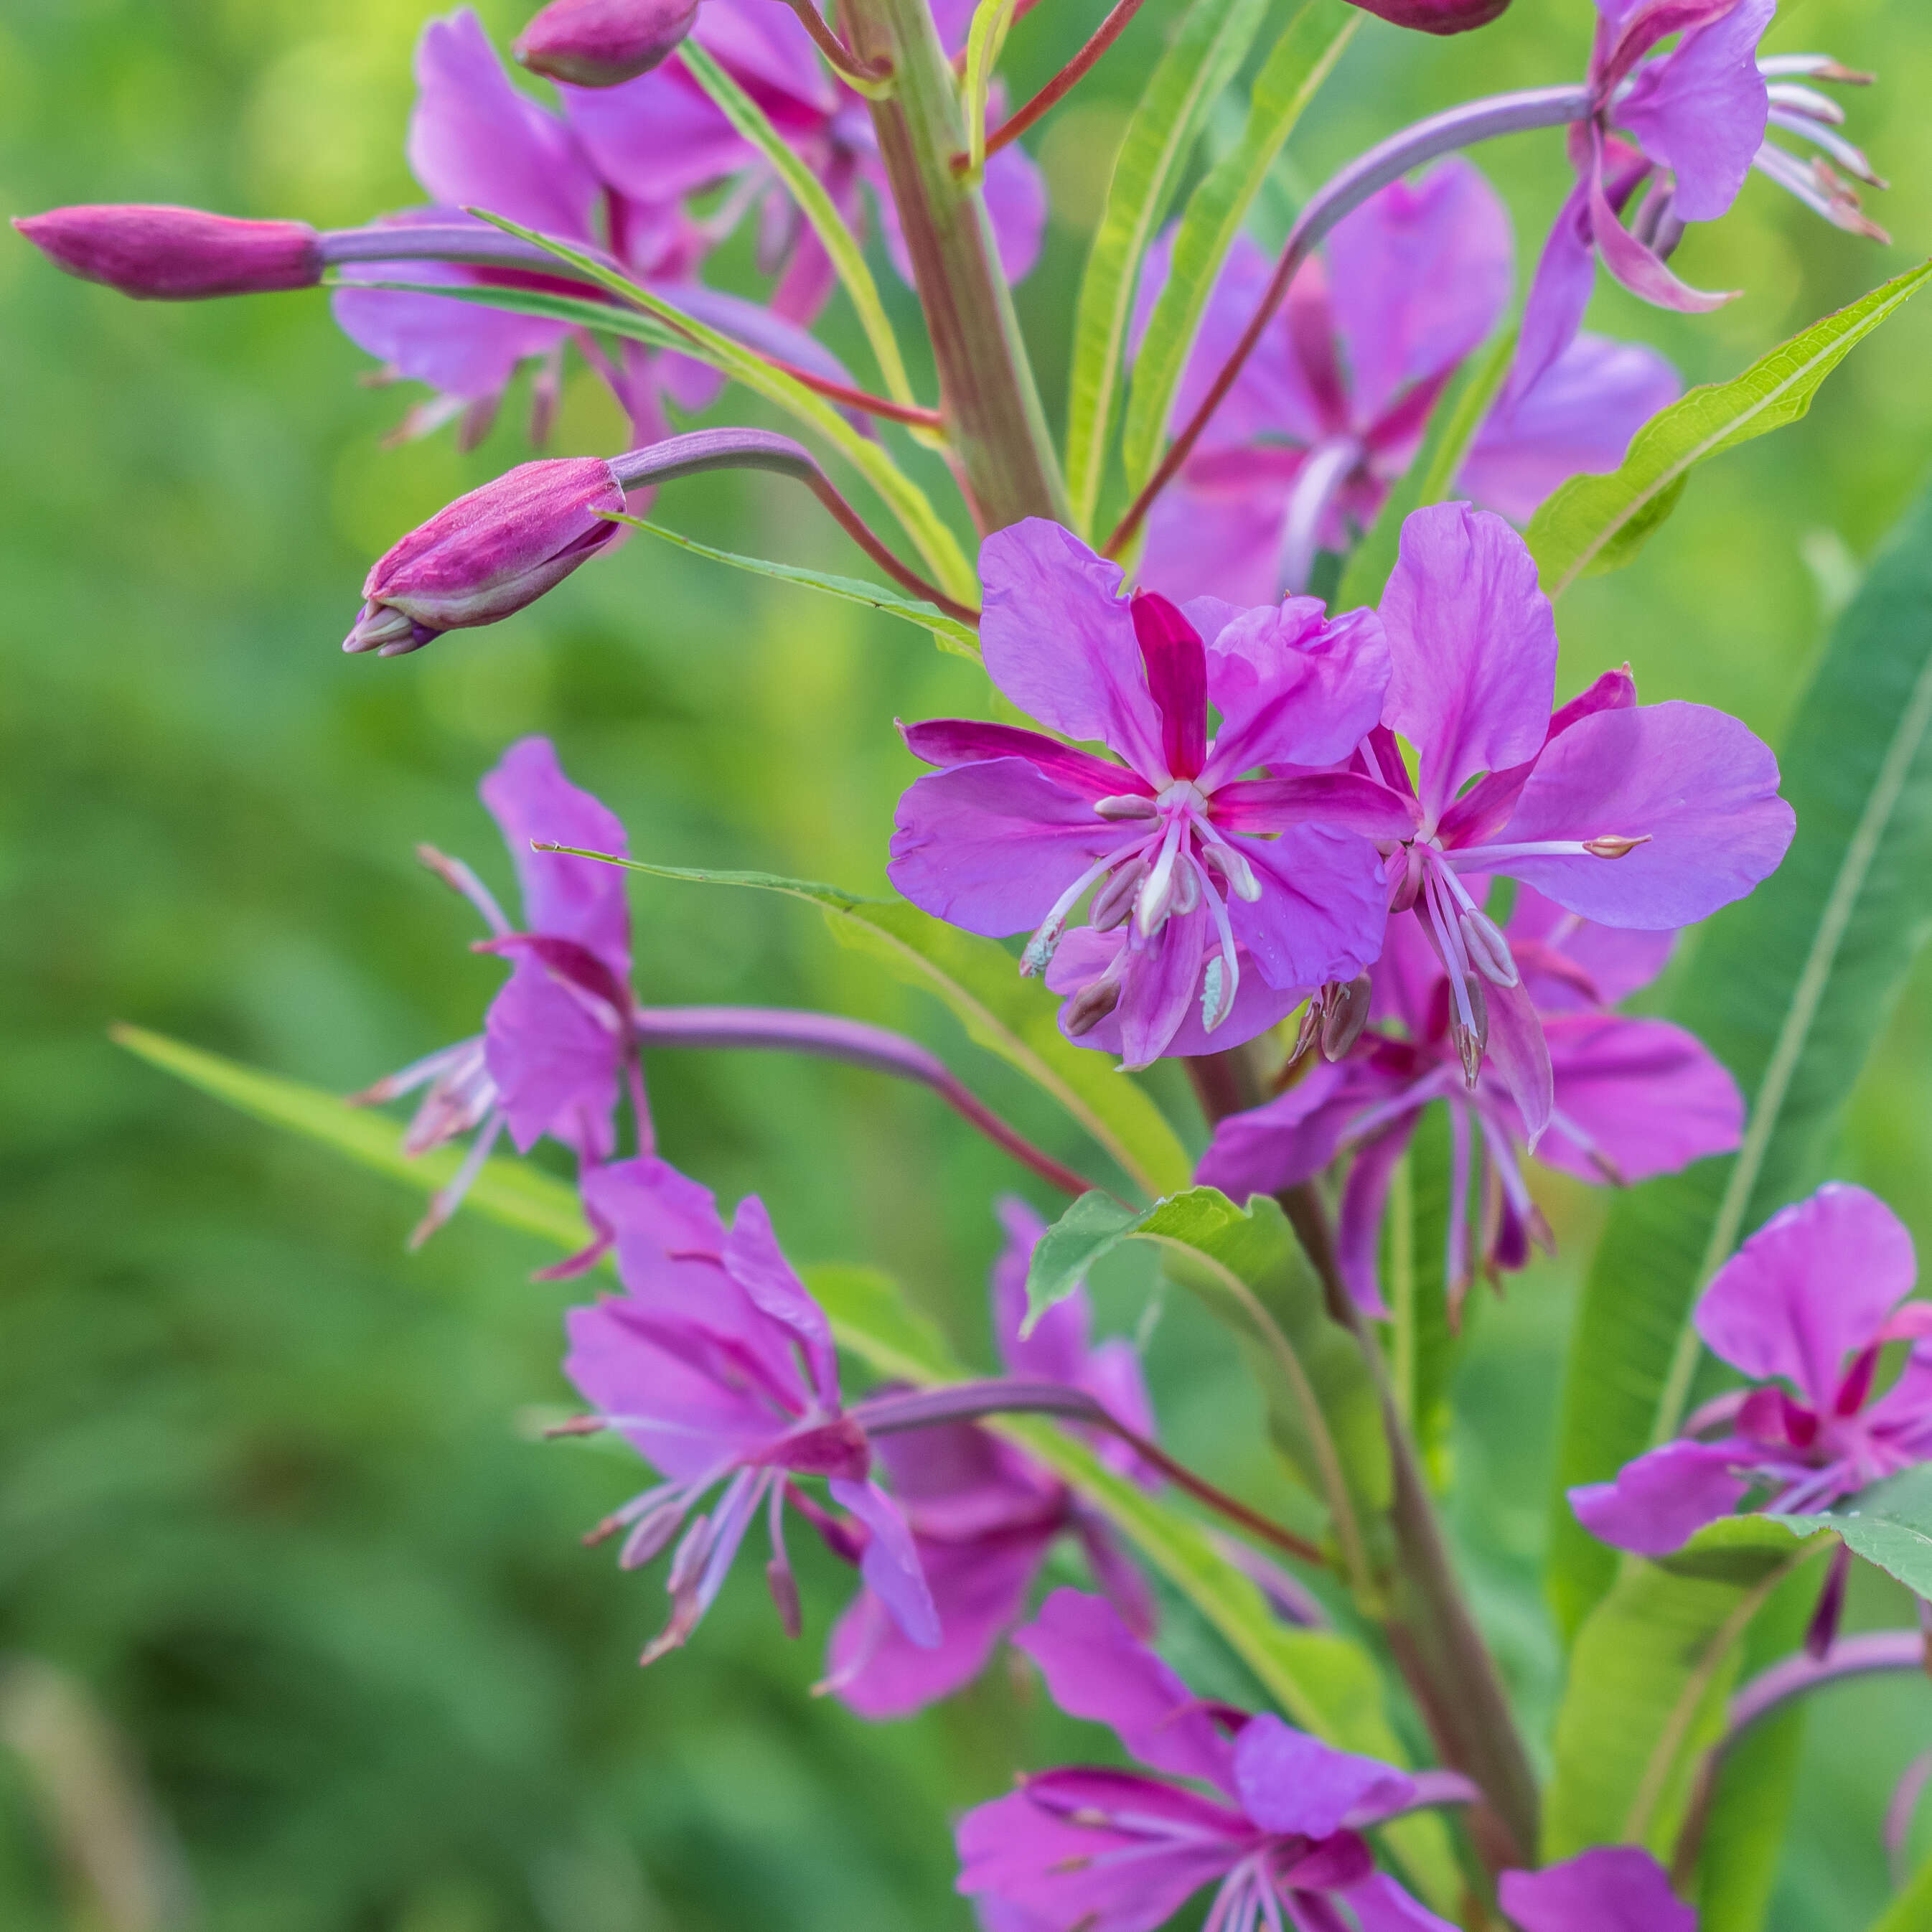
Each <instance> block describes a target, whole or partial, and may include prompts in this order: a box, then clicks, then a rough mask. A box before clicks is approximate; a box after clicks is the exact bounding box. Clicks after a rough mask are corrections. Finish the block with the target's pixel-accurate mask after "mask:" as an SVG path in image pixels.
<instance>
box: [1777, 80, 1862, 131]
mask: <svg viewBox="0 0 1932 1932" xmlns="http://www.w3.org/2000/svg"><path fill="white" fill-rule="evenodd" d="M1765 92H1766V94H1768V95H1769V96H1770V97H1771V104H1772V106H1773V107H1784V108H1787V109H1789V110H1790V111H1791V112H1792V113H1794V114H1802V115H1804V116H1805V118H1806V119H1807V120H1809V121H1826V122H1828V123H1829V124H1830V125H1831V126H1832V127H1843V125H1844V124H1845V110H1843V108H1842V107H1840V106H1839V105H1838V103H1837V102H1836V101H1834V100H1833V99H1832V97H1831V96H1830V95H1829V94H1820V92H1818V90H1817V89H1816V88H1815V87H1805V86H1801V85H1800V84H1799V83H1798V82H1796V81H1795V80H1787V81H1781V82H1780V83H1778V85H1777V86H1775V87H1768V88H1766V89H1765Z"/></svg>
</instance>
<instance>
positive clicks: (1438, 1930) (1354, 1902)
mask: <svg viewBox="0 0 1932 1932" xmlns="http://www.w3.org/2000/svg"><path fill="white" fill-rule="evenodd" d="M1342 1896H1343V1897H1344V1898H1345V1899H1346V1900H1348V1902H1349V1909H1350V1910H1351V1911H1352V1912H1354V1913H1355V1922H1356V1924H1358V1925H1359V1926H1360V1927H1361V1932H1455V1928H1454V1926H1453V1925H1451V1923H1450V1921H1448V1919H1446V1918H1438V1917H1437V1916H1436V1914H1435V1913H1434V1912H1431V1911H1430V1909H1429V1908H1428V1906H1426V1905H1424V1904H1423V1903H1421V1901H1420V1900H1417V1899H1415V1898H1412V1897H1410V1896H1409V1894H1408V1893H1407V1892H1406V1891H1403V1888H1402V1887H1401V1886H1400V1885H1398V1884H1397V1883H1396V1882H1395V1880H1394V1879H1392V1878H1391V1877H1389V1876H1388V1874H1387V1873H1384V1872H1377V1873H1375V1874H1374V1876H1373V1877H1370V1878H1366V1879H1364V1880H1363V1881H1362V1882H1361V1884H1360V1885H1350V1886H1349V1888H1348V1889H1347V1890H1346V1891H1344V1892H1343V1894H1342Z"/></svg>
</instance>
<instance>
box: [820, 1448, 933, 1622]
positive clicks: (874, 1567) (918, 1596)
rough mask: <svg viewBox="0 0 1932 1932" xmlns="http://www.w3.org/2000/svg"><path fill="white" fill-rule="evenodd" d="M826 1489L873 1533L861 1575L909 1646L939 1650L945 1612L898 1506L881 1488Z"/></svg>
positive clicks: (837, 1483) (842, 1483) (844, 1480)
mask: <svg viewBox="0 0 1932 1932" xmlns="http://www.w3.org/2000/svg"><path fill="white" fill-rule="evenodd" d="M826 1488H827V1489H828V1490H829V1491H830V1492H831V1493H832V1501H833V1502H835V1503H836V1504H838V1506H839V1508H841V1509H843V1510H846V1511H850V1514H852V1515H853V1516H855V1517H857V1518H858V1520H859V1521H860V1522H861V1523H863V1524H864V1525H865V1527H866V1529H868V1530H869V1531H870V1532H871V1535H869V1536H868V1537H867V1538H866V1539H865V1554H864V1556H862V1557H861V1558H860V1559H859V1575H860V1576H862V1577H864V1578H865V1587H866V1588H867V1589H869V1590H870V1591H871V1593H872V1594H873V1595H874V1596H875V1597H877V1598H878V1600H879V1601H880V1603H881V1604H883V1606H884V1607H885V1610H886V1615H887V1616H889V1617H890V1618H891V1619H892V1622H894V1623H895V1624H896V1625H898V1628H899V1629H900V1630H901V1631H903V1632H904V1634H905V1636H906V1637H907V1640H908V1641H909V1642H910V1643H914V1644H916V1645H917V1646H919V1648H920V1649H936V1648H937V1647H938V1643H939V1641H940V1631H939V1613H938V1611H937V1610H935V1608H934V1607H933V1603H932V1592H931V1591H930V1590H929V1589H927V1588H926V1575H925V1573H924V1571H922V1570H921V1569H920V1568H919V1550H918V1548H917V1546H916V1544H914V1543H913V1537H912V1532H911V1531H910V1530H909V1529H907V1527H906V1521H905V1518H904V1517H902V1516H901V1515H900V1514H899V1511H898V1505H897V1504H896V1503H895V1502H893V1501H892V1498H891V1497H890V1496H887V1495H886V1493H885V1491H884V1490H882V1489H880V1487H879V1486H878V1484H877V1483H859V1482H854V1481H852V1479H851V1478H850V1477H847V1476H834V1477H833V1478H832V1479H831V1480H830V1481H829V1482H828V1483H827V1484H826Z"/></svg>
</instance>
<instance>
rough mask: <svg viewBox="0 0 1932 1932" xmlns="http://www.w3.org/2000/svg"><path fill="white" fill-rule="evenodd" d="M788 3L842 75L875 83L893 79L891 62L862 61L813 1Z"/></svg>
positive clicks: (813, 41)
mask: <svg viewBox="0 0 1932 1932" xmlns="http://www.w3.org/2000/svg"><path fill="white" fill-rule="evenodd" d="M785 5H787V7H790V9H791V10H792V11H793V13H796V15H797V16H798V17H799V20H800V21H801V22H802V23H803V24H804V27H805V31H806V32H807V33H808V34H810V35H811V39H812V44H813V45H814V46H816V47H817V49H818V51H819V52H820V53H822V54H823V55H824V56H825V58H826V59H827V60H828V61H829V62H831V64H832V71H834V72H835V73H837V74H843V75H844V76H845V77H846V78H847V80H859V81H866V82H874V81H880V80H890V79H891V78H892V62H890V61H889V60H873V61H868V60H861V59H860V58H859V56H858V55H856V54H855V53H854V52H853V51H852V49H850V47H848V46H847V45H846V44H845V43H844V41H843V40H841V39H840V38H839V37H838V35H837V34H835V33H834V32H833V31H832V29H831V28H830V27H829V26H827V25H826V20H825V16H824V15H823V14H822V13H820V11H819V10H818V9H817V7H815V6H814V5H812V0H785Z"/></svg>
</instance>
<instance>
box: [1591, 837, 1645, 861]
mask: <svg viewBox="0 0 1932 1932" xmlns="http://www.w3.org/2000/svg"><path fill="white" fill-rule="evenodd" d="M1649 843H1650V834H1649V832H1643V833H1641V834H1640V835H1638V836H1637V838H1625V836H1624V835H1623V834H1622V832H1605V833H1604V835H1603V836H1602V837H1601V838H1586V839H1585V840H1584V841H1583V850H1585V851H1586V852H1587V853H1589V855H1590V856H1591V857H1592V858H1593V859H1622V858H1625V857H1627V856H1628V855H1629V854H1630V853H1632V852H1634V851H1635V850H1637V847H1639V846H1640V845H1648V844H1649Z"/></svg>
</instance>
